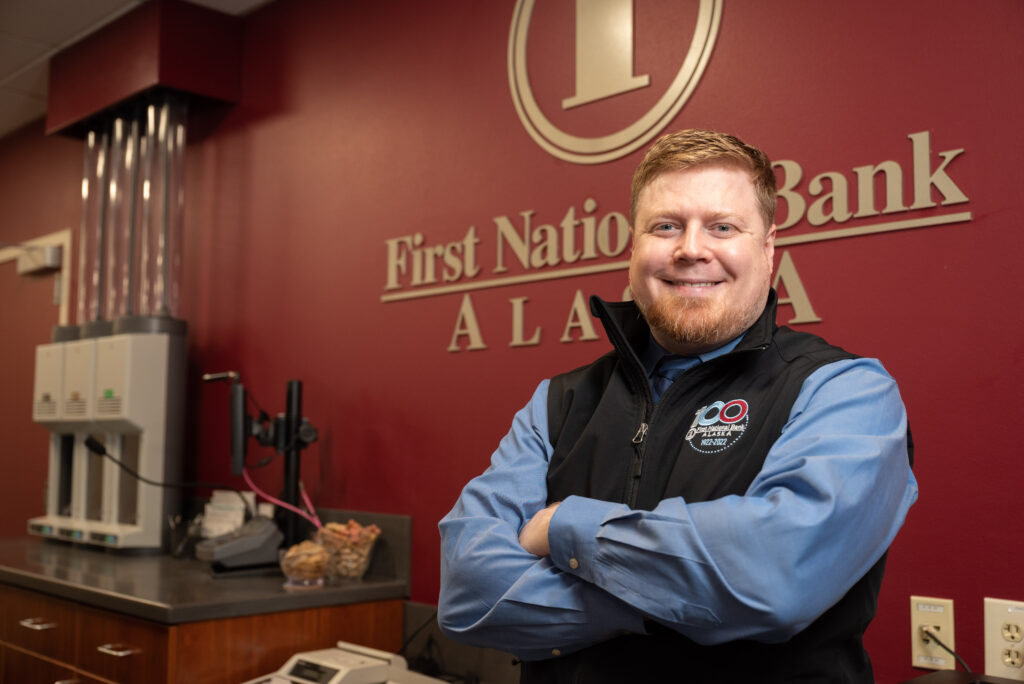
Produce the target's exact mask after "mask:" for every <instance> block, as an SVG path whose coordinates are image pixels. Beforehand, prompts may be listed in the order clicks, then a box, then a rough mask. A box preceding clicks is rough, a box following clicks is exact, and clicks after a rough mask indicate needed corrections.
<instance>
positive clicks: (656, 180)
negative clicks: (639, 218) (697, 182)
mask: <svg viewBox="0 0 1024 684" xmlns="http://www.w3.org/2000/svg"><path fill="white" fill-rule="evenodd" d="M707 171H734V172H738V173H739V174H742V175H743V176H744V177H745V178H746V181H747V182H746V183H745V184H744V186H745V187H746V188H747V189H749V190H750V198H751V199H752V200H753V201H754V202H755V204H756V201H757V193H756V191H755V188H754V177H753V174H751V172H750V170H749V169H747V168H745V167H744V166H743V165H741V164H738V163H705V164H699V165H695V166H689V167H687V168H685V169H666V170H665V171H663V172H661V173H659V174H658V175H656V176H654V177H652V178H651V180H650V181H649V182H648V183H647V185H645V186H644V187H643V189H641V190H640V193H639V195H638V196H637V209H638V211H637V213H639V209H640V208H641V207H642V206H643V205H644V203H645V200H647V199H648V198H649V197H650V195H651V192H652V191H653V190H655V189H658V188H660V187H661V186H663V185H665V184H666V183H670V182H672V180H674V179H675V178H678V177H680V176H696V175H698V174H702V173H704V172H707Z"/></svg>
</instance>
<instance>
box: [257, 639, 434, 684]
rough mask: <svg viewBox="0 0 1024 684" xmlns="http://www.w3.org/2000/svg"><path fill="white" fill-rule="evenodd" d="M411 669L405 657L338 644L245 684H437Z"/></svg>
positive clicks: (303, 655)
mask: <svg viewBox="0 0 1024 684" xmlns="http://www.w3.org/2000/svg"><path fill="white" fill-rule="evenodd" d="M442 681H443V680H441V679H435V678H433V677H428V676H426V675H422V674H419V673H418V672H413V671H412V670H409V669H408V667H407V665H406V662H405V658H403V657H402V656H400V655H396V654H394V653H387V652H386V651H378V650H377V649H374V648H367V647H366V646H357V645H356V644H350V643H347V642H344V641H339V642H338V646H337V648H325V649H323V650H320V651H306V652H304V653H296V654H295V655H293V656H292V657H291V658H289V659H288V662H286V663H285V664H284V665H282V666H281V669H279V670H278V671H277V672H275V673H274V674H271V675H266V676H264V677H257V678H256V679H251V680H249V681H248V682H245V684H438V682H442Z"/></svg>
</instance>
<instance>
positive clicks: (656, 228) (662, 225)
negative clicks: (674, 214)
mask: <svg viewBox="0 0 1024 684" xmlns="http://www.w3.org/2000/svg"><path fill="white" fill-rule="evenodd" d="M675 229H676V227H675V226H674V225H672V224H671V223H659V224H658V225H656V226H654V231H655V232H658V231H665V230H675Z"/></svg>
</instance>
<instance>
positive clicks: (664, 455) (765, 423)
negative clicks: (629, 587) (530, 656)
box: [522, 291, 884, 684]
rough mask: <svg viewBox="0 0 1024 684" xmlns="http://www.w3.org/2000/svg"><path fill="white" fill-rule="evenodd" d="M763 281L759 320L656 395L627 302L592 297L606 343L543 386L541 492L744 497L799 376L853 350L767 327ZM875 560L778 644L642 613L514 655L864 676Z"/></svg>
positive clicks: (675, 670) (564, 664)
mask: <svg viewBox="0 0 1024 684" xmlns="http://www.w3.org/2000/svg"><path fill="white" fill-rule="evenodd" d="M775 309H776V295H775V292H774V291H772V293H771V294H770V297H769V301H768V304H767V306H766V307H765V310H764V312H763V313H762V314H761V317H760V318H759V319H758V320H757V322H756V323H754V325H753V326H752V327H751V328H750V329H749V330H748V331H747V333H746V335H744V338H743V340H742V341H741V342H740V343H739V345H737V347H736V348H735V349H734V350H733V351H732V352H730V353H728V354H725V355H723V356H720V357H718V358H715V359H713V360H711V361H709V362H707V363H703V364H700V365H699V366H697V367H695V368H693V369H691V370H689V371H687V372H686V373H684V374H683V375H682V376H680V377H679V378H678V379H677V380H676V381H675V383H673V385H672V386H671V387H670V388H669V389H668V390H666V391H665V393H664V394H663V395H662V397H661V399H660V400H659V402H658V403H657V404H656V405H655V404H654V402H653V398H652V395H651V391H650V385H649V383H648V379H647V373H646V372H645V370H644V368H643V366H642V364H641V362H640V360H639V356H638V354H637V350H642V349H644V348H645V346H646V345H647V343H648V336H649V329H648V327H647V325H646V323H645V322H644V320H643V318H642V317H641V316H640V314H639V311H638V310H637V308H636V306H635V305H634V304H633V303H632V302H622V303H605V302H602V301H600V300H598V299H597V298H592V299H591V310H592V311H593V313H594V314H595V315H596V316H599V317H600V318H601V321H602V323H603V324H604V326H605V330H606V331H607V333H608V336H609V339H610V340H611V342H612V344H613V346H614V347H615V349H614V351H612V352H609V353H608V354H606V355H605V356H603V357H601V358H600V359H598V360H597V361H595V362H594V363H592V364H590V365H588V366H585V367H583V368H579V369H577V370H574V371H571V372H569V373H566V374H563V375H560V376H557V377H555V378H553V379H552V381H551V386H550V389H549V390H548V426H549V431H550V434H551V444H552V446H553V447H554V453H553V455H552V458H551V463H550V466H549V468H548V475H547V485H548V501H549V502H553V501H560V500H562V499H564V498H566V497H567V496H570V495H579V496H586V497H590V498H595V499H601V500H605V501H614V502H619V503H626V504H628V505H629V506H630V507H631V508H636V509H644V510H650V509H652V508H654V507H655V506H656V505H657V504H658V503H659V502H660V501H661V500H663V499H666V498H671V497H677V496H681V497H683V498H684V499H685V500H686V501H688V502H698V501H708V500H712V499H717V498H720V497H723V496H726V495H729V494H736V495H742V494H743V493H744V492H745V491H746V490H747V488H748V487H749V485H750V484H751V482H752V481H753V479H754V478H755V477H756V475H757V474H758V472H759V471H760V470H761V468H762V466H763V464H764V459H765V456H766V455H767V453H768V450H769V449H770V448H771V446H772V444H774V443H775V441H776V440H777V439H778V437H779V435H780V434H781V431H782V427H783V426H784V425H785V423H786V421H787V420H788V418H789V414H790V409H791V408H792V405H793V403H794V401H795V400H796V397H797V395H798V394H799V392H800V387H801V385H802V383H803V381H804V379H805V378H806V377H807V376H808V375H810V374H811V373H812V372H814V371H815V370H816V369H818V368H819V367H821V366H822V365H824V364H827V363H831V362H833V361H837V360H840V359H848V358H853V355H851V354H849V353H848V352H845V351H843V350H842V349H840V348H838V347H834V346H831V345H829V344H828V343H826V342H825V341H824V340H822V339H821V338H819V337H816V336H814V335H809V334H806V333H799V332H795V331H793V330H790V329H788V328H785V327H777V326H776V325H775ZM883 570H884V557H883V559H882V560H880V561H879V562H878V563H877V564H876V565H875V566H874V567H873V568H872V569H871V570H870V571H868V573H867V574H866V575H865V576H864V577H863V578H862V579H861V580H860V581H859V582H858V583H857V584H856V585H854V587H853V588H852V589H850V591H849V592H847V594H846V595H845V596H844V597H843V598H842V599H841V600H840V601H839V602H838V603H837V604H835V605H834V606H832V607H831V608H830V609H829V610H828V611H826V612H825V613H824V614H823V615H822V616H820V617H819V618H818V619H817V620H816V621H815V622H814V623H813V624H811V625H810V626H808V627H807V628H806V629H804V630H803V631H802V632H800V633H799V634H797V635H796V636H794V637H793V638H792V639H790V640H789V641H788V642H785V643H781V644H763V643H759V642H753V641H736V642H731V643H726V644H721V645H717V646H701V645H699V644H697V643H695V642H693V641H691V640H690V639H688V638H686V637H684V636H682V635H681V634H678V633H677V632H674V631H672V630H669V629H667V628H664V627H661V626H660V625H657V624H655V623H649V624H650V628H649V630H648V631H650V632H651V633H650V634H647V635H624V636H621V637H618V638H616V639H613V640H611V641H608V642H604V643H601V644H597V645H595V646H592V647H590V648H587V649H584V650H582V651H579V652H577V653H573V654H569V655H567V656H562V657H559V658H553V659H550V660H544V661H538V662H532V663H524V664H523V672H522V681H523V682H530V683H531V684H533V683H538V682H544V683H546V682H552V683H554V682H560V683H561V682H573V683H576V682H580V683H583V684H590V683H591V682H616V683H621V682H648V681H659V682H662V681H663V682H700V683H715V684H717V683H723V684H728V683H730V682H737V683H738V682H757V683H758V684H766V683H774V682H780V683H781V682H808V683H810V682H813V683H815V684H822V683H825V682H844V683H845V682H851V683H853V682H856V683H858V684H859V683H861V682H863V683H865V684H870V683H871V682H873V681H874V679H873V675H872V670H871V663H870V660H869V659H868V656H867V653H866V652H865V651H864V648H863V645H862V640H861V637H862V635H863V633H864V630H865V629H866V628H867V626H868V623H869V622H870V621H871V619H872V618H873V617H874V614H875V610H876V606H877V598H878V590H879V587H880V585H881V580H882V573H883Z"/></svg>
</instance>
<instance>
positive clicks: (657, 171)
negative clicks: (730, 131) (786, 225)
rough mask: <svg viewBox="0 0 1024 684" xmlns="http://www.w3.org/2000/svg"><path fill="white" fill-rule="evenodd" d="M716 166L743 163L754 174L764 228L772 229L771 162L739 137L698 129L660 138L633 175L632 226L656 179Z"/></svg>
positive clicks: (772, 178) (772, 180) (773, 185)
mask: <svg viewBox="0 0 1024 684" xmlns="http://www.w3.org/2000/svg"><path fill="white" fill-rule="evenodd" d="M712 163H720V164H721V163H725V164H739V165H740V166H742V167H743V168H745V169H747V170H749V171H750V175H751V180H752V181H753V183H754V195H755V196H756V197H757V203H758V206H759V207H760V209H761V217H762V218H763V219H764V228H765V230H768V228H769V227H770V226H771V225H772V224H773V223H774V222H775V198H776V185H775V172H774V171H773V170H772V163H771V160H769V159H768V156H767V155H766V154H765V153H764V152H762V151H761V150H759V149H757V148H756V147H753V146H751V145H748V144H746V143H745V142H743V141H742V140H740V139H739V138H736V137H734V136H731V135H727V134H725V133H716V132H715V131H703V130H699V129H695V128H690V129H687V130H685V131H679V132H678V133H669V134H668V135H664V136H662V137H660V138H658V140H656V141H655V142H654V144H653V145H652V146H651V149H649V150H648V151H647V154H646V155H644V158H643V161H641V162H640V165H639V166H638V167H636V171H635V172H634V173H633V186H632V195H631V197H630V201H629V225H631V226H634V225H635V222H636V208H637V204H638V202H639V200H640V193H641V192H642V191H643V189H644V188H646V187H647V186H648V185H650V184H651V182H652V181H653V180H654V179H655V178H657V177H658V176H660V175H661V174H663V173H667V172H669V171H682V170H684V169H688V168H691V167H693V166H699V165H701V164H712Z"/></svg>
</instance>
